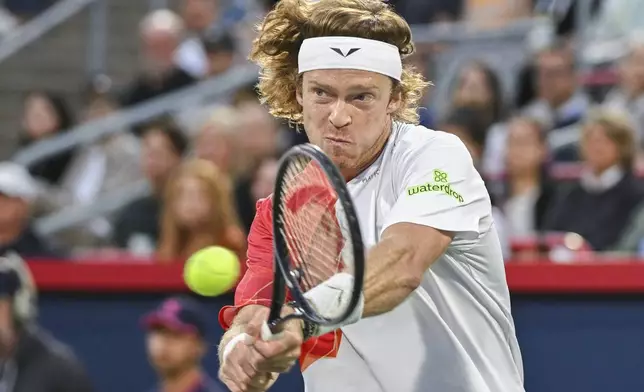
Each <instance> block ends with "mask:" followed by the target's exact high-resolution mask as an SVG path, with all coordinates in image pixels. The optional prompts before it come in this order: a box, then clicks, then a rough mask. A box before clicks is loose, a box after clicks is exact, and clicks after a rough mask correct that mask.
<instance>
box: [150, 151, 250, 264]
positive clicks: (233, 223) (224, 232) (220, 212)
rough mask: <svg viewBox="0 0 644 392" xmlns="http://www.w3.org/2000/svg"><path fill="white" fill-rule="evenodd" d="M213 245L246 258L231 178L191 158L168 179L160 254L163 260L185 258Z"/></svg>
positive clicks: (205, 163) (158, 255)
mask: <svg viewBox="0 0 644 392" xmlns="http://www.w3.org/2000/svg"><path fill="white" fill-rule="evenodd" d="M213 245H218V246H223V247H225V248H228V249H230V250H232V251H234V252H236V253H237V254H238V255H239V257H240V258H244V257H245V251H246V243H245V238H244V233H243V231H242V230H241V228H240V225H239V223H238V219H237V215H236V213H235V206H234V203H233V200H232V191H231V185H230V181H229V179H228V177H227V176H225V175H224V174H223V173H221V172H220V171H219V169H218V168H217V167H216V166H215V165H213V164H212V163H210V162H208V161H205V160H191V161H188V162H185V163H184V164H182V165H181V166H180V167H179V168H178V170H177V171H176V173H174V175H173V176H172V178H171V179H170V181H169V182H168V185H167V188H166V194H165V198H164V203H163V213H162V220H161V239H160V242H159V246H158V249H157V250H158V252H157V253H158V254H157V257H158V260H159V262H161V263H172V262H176V261H183V260H185V259H186V258H188V257H190V255H192V254H193V253H194V252H196V251H198V250H200V249H202V248H205V247H207V246H213Z"/></svg>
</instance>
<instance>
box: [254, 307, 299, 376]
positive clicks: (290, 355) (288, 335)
mask: <svg viewBox="0 0 644 392" xmlns="http://www.w3.org/2000/svg"><path fill="white" fill-rule="evenodd" d="M291 311H292V310H286V311H285V313H286V314H288V312H291ZM263 322H264V321H263V320H262V323H263ZM249 330H250V331H251V332H252V333H253V334H252V335H251V336H259V331H260V330H261V324H259V325H252V326H251V325H249ZM303 340H304V335H303V332H302V322H301V321H300V320H290V321H287V322H286V323H285V324H283V327H282V329H281V331H280V332H279V333H278V334H277V335H276V336H275V337H274V339H272V340H267V341H265V340H262V339H261V338H258V339H255V341H254V342H253V348H254V349H255V351H256V353H257V354H259V355H260V359H259V361H258V362H257V370H258V371H260V372H276V373H285V372H288V371H289V370H290V369H291V368H292V367H293V365H294V364H295V362H296V361H297V360H298V358H299V357H300V353H301V351H302V343H303Z"/></svg>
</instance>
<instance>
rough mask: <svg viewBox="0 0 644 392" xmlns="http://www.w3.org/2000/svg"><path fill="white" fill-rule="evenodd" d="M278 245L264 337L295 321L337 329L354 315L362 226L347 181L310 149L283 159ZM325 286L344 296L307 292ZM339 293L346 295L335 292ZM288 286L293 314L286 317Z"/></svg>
mask: <svg viewBox="0 0 644 392" xmlns="http://www.w3.org/2000/svg"><path fill="white" fill-rule="evenodd" d="M273 245H274V256H275V266H274V274H275V276H274V280H273V298H272V303H271V307H270V314H269V318H268V321H267V324H266V325H265V328H264V330H263V333H262V337H263V338H264V339H265V340H269V339H271V338H275V335H274V334H277V333H279V332H280V326H281V324H283V323H284V322H285V321H287V320H289V319H293V318H300V319H303V320H305V321H306V322H309V323H312V324H313V326H324V327H327V329H328V330H329V331H331V330H333V329H335V328H333V327H334V326H339V325H342V324H343V322H344V321H346V320H347V319H348V318H350V317H351V316H352V315H353V314H354V311H355V310H356V308H357V307H358V306H360V301H361V295H362V287H363V280H364V268H365V256H364V247H363V243H362V235H361V233H360V225H359V223H358V218H357V215H356V211H355V208H354V205H353V202H352V201H351V197H350V195H349V191H348V189H347V187H346V182H345V180H344V177H343V176H342V174H340V171H339V170H338V168H337V167H336V166H335V164H334V163H333V162H332V161H331V160H330V159H329V158H328V157H327V156H326V154H324V152H323V151H322V150H320V149H319V148H318V147H316V146H314V145H312V144H303V145H298V146H296V147H293V148H292V149H290V150H289V151H288V152H287V153H286V154H285V155H284V156H283V157H282V159H281V160H280V163H279V169H278V173H277V180H276V183H275V191H274V193H273ZM331 279H332V280H331ZM330 282H335V283H336V284H337V283H338V282H340V283H339V285H340V286H342V287H337V286H336V287H333V285H332V284H331V283H330ZM323 283H324V284H323ZM320 287H322V289H323V290H326V291H327V292H329V293H330V294H331V297H333V295H337V296H338V297H337V298H335V299H334V300H332V301H325V303H324V304H321V303H319V301H318V303H315V301H314V300H313V299H312V298H311V296H310V295H309V294H310V293H312V292H313V291H315V290H318V294H319V290H320ZM336 288H337V289H341V290H335V292H336V293H337V294H334V293H333V290H334V289H336ZM287 289H288V292H289V294H290V297H291V299H292V301H291V302H290V303H289V305H290V306H292V307H293V308H294V309H295V313H293V314H290V315H288V316H285V317H281V313H282V308H283V306H284V303H285V299H286V290H287ZM312 290H313V291H312ZM327 297H328V296H327Z"/></svg>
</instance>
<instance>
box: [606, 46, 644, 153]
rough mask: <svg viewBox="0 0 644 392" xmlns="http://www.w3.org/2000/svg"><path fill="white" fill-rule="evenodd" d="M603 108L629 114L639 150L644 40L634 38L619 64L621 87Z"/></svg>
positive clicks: (643, 126) (643, 130)
mask: <svg viewBox="0 0 644 392" xmlns="http://www.w3.org/2000/svg"><path fill="white" fill-rule="evenodd" d="M603 106H604V107H606V108H608V109H612V110H621V111H623V112H624V113H629V115H630V116H631V119H632V121H633V124H634V125H635V131H636V134H635V137H636V140H637V142H638V146H639V148H642V141H643V140H644V40H642V37H637V38H636V37H633V38H631V39H630V41H629V47H628V53H626V55H625V56H624V58H622V59H621V61H620V62H619V85H618V86H617V87H615V88H614V89H613V90H611V91H610V92H609V93H608V96H607V97H606V100H605V101H604V103H603Z"/></svg>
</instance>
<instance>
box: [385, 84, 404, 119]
mask: <svg viewBox="0 0 644 392" xmlns="http://www.w3.org/2000/svg"><path fill="white" fill-rule="evenodd" d="M401 105H402V94H401V92H400V90H399V89H398V88H395V87H394V88H393V90H392V91H391V98H389V104H388V105H387V114H392V113H394V112H396V111H397V110H398V109H400V106H401Z"/></svg>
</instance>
